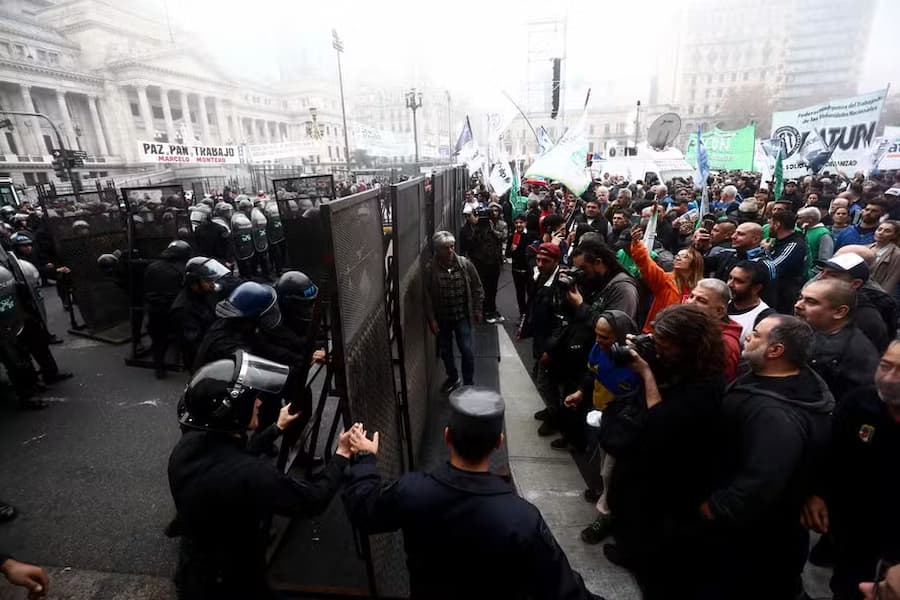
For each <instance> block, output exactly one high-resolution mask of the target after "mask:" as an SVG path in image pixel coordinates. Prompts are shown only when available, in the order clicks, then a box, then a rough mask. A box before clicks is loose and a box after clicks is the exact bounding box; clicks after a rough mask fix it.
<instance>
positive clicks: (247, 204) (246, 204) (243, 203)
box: [237, 196, 253, 212]
mask: <svg viewBox="0 0 900 600" xmlns="http://www.w3.org/2000/svg"><path fill="white" fill-rule="evenodd" d="M237 207H238V210H240V211H245V212H246V211H249V210H251V209H252V208H253V203H252V202H251V201H250V198H247V197H246V196H244V197H243V198H241V199H240V200H238V202H237Z"/></svg>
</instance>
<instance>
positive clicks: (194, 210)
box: [190, 204, 212, 231]
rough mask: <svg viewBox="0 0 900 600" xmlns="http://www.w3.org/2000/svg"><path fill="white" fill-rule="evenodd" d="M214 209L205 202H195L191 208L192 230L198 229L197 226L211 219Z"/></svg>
mask: <svg viewBox="0 0 900 600" xmlns="http://www.w3.org/2000/svg"><path fill="white" fill-rule="evenodd" d="M211 215H212V210H211V209H210V208H209V207H208V206H206V205H205V204H195V205H194V206H192V207H191V208H190V220H191V231H196V230H197V226H198V225H201V224H203V223H206V222H207V221H209V220H210V216H211Z"/></svg>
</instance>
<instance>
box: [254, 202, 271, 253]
mask: <svg viewBox="0 0 900 600" xmlns="http://www.w3.org/2000/svg"><path fill="white" fill-rule="evenodd" d="M250 223H251V225H252V230H251V231H252V235H253V248H254V250H256V251H257V252H266V251H267V250H268V249H269V238H268V225H269V224H268V222H267V220H266V215H265V213H263V211H262V210H260V209H258V208H254V209H253V210H252V211H251V212H250Z"/></svg>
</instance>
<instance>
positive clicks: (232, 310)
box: [216, 281, 281, 329]
mask: <svg viewBox="0 0 900 600" xmlns="http://www.w3.org/2000/svg"><path fill="white" fill-rule="evenodd" d="M216 315H218V316H220V317H222V318H223V319H234V318H240V319H252V320H255V321H259V325H260V327H262V328H263V329H272V328H274V327H277V326H278V324H279V323H281V310H279V308H278V294H277V293H276V292H275V290H274V288H272V287H271V286H268V285H261V284H259V283H256V282H255V281H246V282H244V283H242V284H241V285H239V286H237V287H236V288H235V289H234V291H233V292H231V295H230V296H228V299H227V300H222V301H221V302H219V303H218V304H216Z"/></svg>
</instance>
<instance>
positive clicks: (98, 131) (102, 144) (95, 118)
mask: <svg viewBox="0 0 900 600" xmlns="http://www.w3.org/2000/svg"><path fill="white" fill-rule="evenodd" d="M87 103H88V109H89V110H90V111H91V125H92V126H93V127H94V135H95V136H96V137H97V151H98V152H99V153H100V156H108V155H109V148H108V147H107V145H106V138H105V137H104V133H103V132H104V130H105V127H103V125H102V124H101V123H100V113H99V112H98V111H97V96H95V95H94V94H91V95H89V96H88V97H87Z"/></svg>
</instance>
